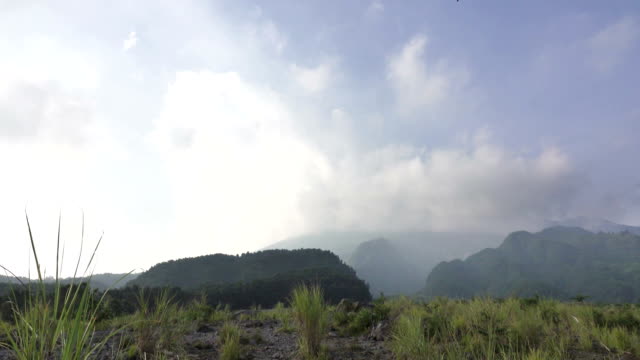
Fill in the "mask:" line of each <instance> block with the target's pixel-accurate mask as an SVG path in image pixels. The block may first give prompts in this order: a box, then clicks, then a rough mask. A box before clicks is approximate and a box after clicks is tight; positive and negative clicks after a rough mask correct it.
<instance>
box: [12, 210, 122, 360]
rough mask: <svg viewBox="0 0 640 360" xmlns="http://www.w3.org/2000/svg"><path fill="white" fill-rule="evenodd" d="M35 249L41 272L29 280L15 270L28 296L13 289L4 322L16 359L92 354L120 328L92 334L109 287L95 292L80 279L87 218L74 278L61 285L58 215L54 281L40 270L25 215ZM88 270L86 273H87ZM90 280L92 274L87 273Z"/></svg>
mask: <svg viewBox="0 0 640 360" xmlns="http://www.w3.org/2000/svg"><path fill="white" fill-rule="evenodd" d="M26 221H27V229H28V231H29V241H30V245H31V254H32V255H33V257H34V259H35V266H36V270H37V275H38V278H37V280H36V281H35V282H33V283H32V282H31V281H29V283H27V284H25V283H24V282H22V281H20V279H19V278H18V277H17V276H15V275H14V274H13V273H12V272H11V271H9V270H8V269H7V268H5V267H4V266H2V268H3V269H4V270H5V271H8V272H9V273H11V274H12V275H13V276H14V277H15V278H16V279H17V280H18V281H19V282H20V285H21V286H22V289H21V290H20V291H23V292H24V295H25V296H24V300H23V301H19V300H18V296H17V294H16V291H13V292H12V298H13V299H12V302H11V304H10V306H11V311H12V317H13V323H12V324H5V325H4V326H3V331H4V332H5V334H6V344H4V346H5V347H6V348H8V349H9V350H10V351H11V352H12V353H13V355H14V356H15V358H16V359H19V360H33V359H50V358H52V357H53V358H58V359H63V360H76V359H88V358H90V357H92V356H94V355H96V354H97V353H99V352H100V351H101V350H102V348H103V347H104V345H105V343H106V342H107V341H108V340H109V339H110V338H111V337H113V336H114V335H115V334H116V333H118V331H119V330H112V331H110V332H109V333H108V334H107V335H106V336H105V337H103V338H102V339H101V340H100V341H97V340H96V339H94V337H93V336H94V330H95V326H96V318H97V312H98V310H99V308H100V304H101V303H102V301H103V299H104V296H105V294H106V292H105V293H104V294H103V295H102V296H101V297H96V296H95V295H94V293H93V292H92V290H91V288H90V286H89V284H88V283H82V282H81V281H83V280H81V278H78V276H77V275H78V269H79V265H80V260H81V257H82V243H83V242H84V221H83V225H82V238H81V239H82V240H81V247H80V255H79V256H78V261H77V263H76V268H75V271H74V275H73V278H72V281H71V283H70V284H68V285H65V286H63V285H62V284H61V282H60V273H61V266H62V259H61V257H60V224H61V218H58V236H57V246H56V273H55V283H54V284H53V287H51V286H48V285H47V284H45V281H44V278H43V274H42V271H41V266H40V265H41V263H40V260H39V258H38V253H37V251H36V246H35V241H34V238H33V233H32V231H31V225H30V223H29V217H28V216H26ZM101 241H102V237H100V239H99V240H98V242H97V245H96V247H95V248H94V250H93V252H92V253H91V258H90V259H89V262H88V264H87V267H86V269H85V271H84V274H83V275H86V274H87V271H88V270H89V268H90V266H91V264H92V263H93V260H94V256H95V254H96V252H97V250H98V247H99V246H100V242H101ZM84 277H85V276H82V278H84ZM89 281H90V277H89Z"/></svg>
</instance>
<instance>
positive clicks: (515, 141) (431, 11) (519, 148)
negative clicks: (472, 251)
mask: <svg viewBox="0 0 640 360" xmlns="http://www.w3.org/2000/svg"><path fill="white" fill-rule="evenodd" d="M637 64H640V2H638V1H635V0H620V1H615V2H612V1H606V2H605V1H599V0H593V1H586V0H574V1H563V2H555V1H554V2H551V1H549V2H541V1H526V2H504V1H497V0H495V1H493V0H491V1H489V0H487V1H470V0H460V1H454V0H448V1H447V0H437V1H436V0H432V1H384V0H373V1H370V0H362V1H360V0H353V1H338V0H334V1H293V0H289V1H284V0H274V1H268V2H255V1H253V2H252V1H245V0H233V1H231V0H229V1H224V0H220V1H195V0H193V1H191V0H186V1H179V2H178V1H135V2H133V1H117V0H116V1H109V2H98V1H79V0H78V1H56V2H53V1H50V2H49V1H31V0H26V1H18V0H0V241H2V252H0V264H2V265H3V266H5V267H7V268H9V269H12V270H13V271H14V272H16V273H19V274H26V273H28V272H29V271H33V264H34V262H33V259H30V256H29V233H28V229H27V222H26V219H25V213H26V214H27V215H28V216H29V221H30V224H31V228H32V231H33V236H34V243H35V245H36V247H37V249H38V254H39V258H40V259H41V262H42V263H43V268H46V269H47V270H46V271H47V272H48V274H49V275H51V274H52V273H53V272H55V250H56V236H57V226H58V219H59V215H61V219H62V220H61V223H62V225H61V248H63V249H64V269H65V270H63V272H64V274H69V271H72V270H73V267H74V266H73V265H75V261H76V259H77V258H78V256H79V254H80V244H83V250H82V252H83V254H84V255H83V259H85V260H83V261H85V262H86V260H87V258H88V256H90V253H91V251H92V249H93V247H94V246H95V245H96V243H97V241H98V239H99V238H100V237H101V235H102V234H103V240H102V242H101V244H100V248H99V250H98V254H97V255H96V261H95V262H94V263H93V264H91V265H90V266H89V268H90V271H96V272H105V271H108V272H125V271H130V270H136V271H139V270H141V269H146V268H148V267H150V266H152V265H153V264H155V263H157V262H160V261H166V260H169V259H176V258H182V257H190V256H198V255H203V254H211V253H218V252H221V253H228V254H238V253H243V252H247V251H255V250H258V249H260V248H262V247H265V246H267V245H269V244H271V243H274V242H276V241H279V240H282V239H285V238H287V237H290V236H295V235H300V234H305V233H313V232H319V231H325V230H338V231H340V230H348V231H357V230H367V231H422V230H435V231H469V232H473V231H479V232H499V233H507V232H510V231H515V230H520V229H536V228H537V227H538V226H540V224H542V223H544V221H545V220H549V219H563V218H567V217H573V216H591V217H602V218H606V219H609V220H612V221H617V222H621V223H625V224H630V225H640V168H638V167H637V166H636V164H637V156H638V154H640V136H639V135H640V101H639V100H640V99H639V97H640V96H639V95H640V85H639V84H640V71H638V66H637ZM83 224H84V225H83ZM82 234H84V235H82ZM82 239H84V241H82Z"/></svg>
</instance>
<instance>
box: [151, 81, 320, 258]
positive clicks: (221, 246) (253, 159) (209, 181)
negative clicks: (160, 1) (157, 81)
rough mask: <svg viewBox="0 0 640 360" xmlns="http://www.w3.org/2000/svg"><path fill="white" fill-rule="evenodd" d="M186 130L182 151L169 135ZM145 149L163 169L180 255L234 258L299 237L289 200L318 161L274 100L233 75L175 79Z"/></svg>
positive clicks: (303, 185)
mask: <svg viewBox="0 0 640 360" xmlns="http://www.w3.org/2000/svg"><path fill="white" fill-rule="evenodd" d="M181 129H191V130H190V131H191V134H192V135H191V141H190V145H189V146H188V147H184V146H175V144H174V141H173V140H172V134H173V133H174V131H175V130H181ZM150 141H151V142H152V143H153V144H155V146H156V148H157V149H159V150H160V152H161V154H162V157H163V159H164V161H165V163H166V167H167V174H168V176H169V178H170V183H171V193H172V198H173V206H172V208H173V211H174V214H175V222H174V224H173V226H174V230H175V234H173V235H174V236H175V237H179V238H181V239H184V240H183V244H184V245H185V246H184V250H183V251H184V252H185V253H182V254H174V257H175V256H179V255H182V256H186V255H197V254H203V253H209V252H212V251H222V252H228V253H238V252H242V251H246V250H247V249H251V248H256V247H260V246H266V245H267V244H269V243H270V242H274V241H277V240H280V239H282V238H284V237H286V236H288V235H289V234H291V232H294V233H295V232H296V231H301V230H302V229H303V227H304V221H303V220H304V219H302V218H301V217H300V216H299V212H298V211H297V198H298V196H299V194H300V193H301V192H302V191H304V190H306V186H307V183H308V181H307V179H308V178H309V177H315V176H319V174H320V175H321V174H322V173H323V172H324V171H325V170H324V169H325V168H326V167H327V165H326V164H325V163H326V160H325V158H324V156H323V155H322V154H320V153H318V152H317V151H316V150H314V149H313V148H311V147H310V146H309V145H307V144H306V143H305V142H304V141H303V140H302V139H300V138H299V137H298V136H297V135H296V134H295V133H294V132H293V130H292V127H291V115H290V113H289V110H288V109H287V107H286V106H285V104H284V103H283V101H282V100H281V98H280V96H279V95H278V94H276V93H273V92H272V91H270V90H267V89H262V88H259V87H255V86H253V85H251V84H249V83H247V82H246V81H244V80H243V79H242V78H241V77H240V76H239V75H238V74H236V73H214V72H209V71H202V72H188V71H185V72H179V73H177V74H176V79H175V81H174V82H173V83H172V84H171V85H170V86H169V89H168V91H167V94H166V97H165V103H164V105H163V108H162V113H161V115H160V117H159V118H158V120H157V122H156V127H155V130H154V132H153V134H152V135H151V136H150Z"/></svg>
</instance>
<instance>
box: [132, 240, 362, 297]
mask: <svg viewBox="0 0 640 360" xmlns="http://www.w3.org/2000/svg"><path fill="white" fill-rule="evenodd" d="M313 268H332V269H336V270H337V271H341V272H344V273H354V271H353V269H351V268H350V267H349V266H348V265H346V264H345V263H343V262H342V261H341V260H340V258H338V257H337V256H336V255H335V254H333V253H331V252H329V251H324V250H318V249H300V250H264V251H258V252H255V253H245V254H242V255H239V256H237V255H225V254H214V255H205V256H199V257H194V258H185V259H179V260H171V261H167V262H163V263H159V264H157V265H154V266H153V267H151V268H150V269H149V270H147V271H145V272H143V273H142V274H140V276H138V277H137V278H136V279H134V280H132V281H129V282H128V284H127V285H137V286H140V287H163V286H177V287H180V288H183V289H197V288H199V287H201V286H203V285H216V284H228V283H235V282H250V281H253V280H258V279H265V278H269V277H272V276H275V275H278V274H282V273H287V272H290V271H296V270H304V269H313Z"/></svg>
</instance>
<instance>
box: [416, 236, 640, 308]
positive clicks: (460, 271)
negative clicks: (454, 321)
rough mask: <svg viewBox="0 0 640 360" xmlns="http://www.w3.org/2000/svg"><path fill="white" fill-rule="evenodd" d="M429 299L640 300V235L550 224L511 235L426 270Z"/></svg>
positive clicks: (426, 292) (618, 301) (426, 289)
mask: <svg viewBox="0 0 640 360" xmlns="http://www.w3.org/2000/svg"><path fill="white" fill-rule="evenodd" d="M424 294H425V295H426V296H427V297H434V296H448V297H455V298H470V297H473V296H477V295H489V296H494V297H507V296H511V295H517V296H524V297H528V296H533V295H542V296H550V297H555V298H559V299H565V300H567V299H570V298H572V297H575V296H578V295H584V296H587V297H588V299H589V300H590V301H594V302H612V303H624V302H637V301H638V300H640V236H637V235H633V234H630V233H619V234H608V233H597V234H596V233H591V232H589V231H586V230H583V229H580V228H567V227H554V228H549V229H546V230H544V231H541V232H539V233H534V234H532V233H528V232H524V231H520V232H515V233H512V234H510V235H509V236H508V237H507V238H506V239H505V240H504V242H503V243H502V245H500V247H498V248H496V249H485V250H482V251H480V252H478V253H476V254H474V255H472V256H470V257H468V258H467V259H466V260H464V261H461V260H454V261H450V262H443V263H440V264H439V265H438V266H436V268H434V269H433V271H432V272H431V273H430V274H429V276H428V278H427V282H426V287H425V290H424Z"/></svg>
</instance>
